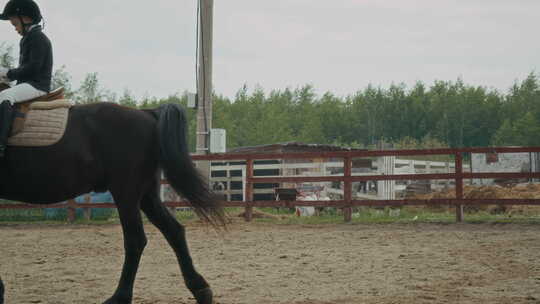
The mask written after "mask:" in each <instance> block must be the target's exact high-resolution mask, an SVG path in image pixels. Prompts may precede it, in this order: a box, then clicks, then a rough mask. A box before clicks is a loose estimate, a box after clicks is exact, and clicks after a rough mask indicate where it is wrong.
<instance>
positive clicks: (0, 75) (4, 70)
mask: <svg viewBox="0 0 540 304" xmlns="http://www.w3.org/2000/svg"><path fill="white" fill-rule="evenodd" d="M8 72H9V69H8V68H5V67H0V78H4V77H6V78H7V73H8Z"/></svg>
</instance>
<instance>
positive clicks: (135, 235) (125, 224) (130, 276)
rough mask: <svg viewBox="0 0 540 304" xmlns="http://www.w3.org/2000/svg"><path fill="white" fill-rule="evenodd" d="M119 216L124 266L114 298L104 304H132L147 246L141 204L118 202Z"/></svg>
mask: <svg viewBox="0 0 540 304" xmlns="http://www.w3.org/2000/svg"><path fill="white" fill-rule="evenodd" d="M116 204H117V207H118V215H119V216H120V222H121V223H122V231H123V233H124V249H125V257H124V266H123V268H122V275H121V276H120V281H119V283H118V287H117V288H116V291H115V292H114V294H113V296H112V297H111V298H109V299H108V300H107V301H105V302H104V304H131V300H132V297H133V284H134V282H135V275H136V274H137V269H138V268H139V262H140V260H141V255H142V253H143V250H144V247H145V246H146V236H145V234H144V228H143V224H142V220H141V213H140V211H139V204H138V203H137V204H132V205H129V204H127V203H125V202H124V201H120V202H118V201H117V203H116Z"/></svg>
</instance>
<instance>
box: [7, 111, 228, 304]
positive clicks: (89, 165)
mask: <svg viewBox="0 0 540 304" xmlns="http://www.w3.org/2000/svg"><path fill="white" fill-rule="evenodd" d="M160 170H163V171H164V173H165V176H166V178H167V179H168V181H169V183H170V185H171V186H172V187H173V188H174V189H175V190H176V191H177V192H178V193H179V194H181V195H182V196H183V197H184V198H185V199H186V200H188V201H189V202H190V203H191V205H192V206H193V208H194V210H195V212H196V213H197V214H198V215H199V217H200V218H202V219H203V220H206V221H208V222H210V223H211V224H213V225H216V226H224V225H225V219H224V218H225V216H224V213H223V209H222V208H221V206H220V204H219V203H218V201H217V200H215V199H214V198H213V196H212V195H211V193H210V192H209V191H208V188H207V186H206V183H205V181H204V179H203V178H201V177H200V175H199V174H198V172H197V169H196V168H195V167H194V165H193V162H192V161H191V158H190V156H189V152H188V149H187V138H186V117H185V114H184V111H183V110H182V108H181V107H180V106H178V105H175V104H167V105H163V106H161V107H159V108H157V109H153V110H144V111H142V110H136V109H130V108H127V107H122V106H119V105H116V104H112V103H96V104H90V105H77V106H73V107H72V108H71V109H70V112H69V120H68V125H67V130H66V133H65V134H64V136H63V138H62V139H61V140H60V142H58V143H57V144H54V145H52V146H47V147H33V148H28V147H8V149H7V150H6V156H5V158H4V159H2V160H0V197H1V198H4V199H9V200H14V201H21V202H27V203H32V204H51V203H55V202H61V201H65V200H67V199H71V198H73V197H76V196H78V195H80V194H83V193H87V192H90V191H96V192H103V191H106V190H109V191H110V192H111V193H112V195H113V197H114V201H115V203H116V206H117V209H118V214H119V217H120V222H121V224H122V229H123V234H124V248H125V257H124V258H125V259H124V265H123V268H122V274H121V275H120V281H119V283H118V287H117V288H116V291H115V292H114V294H113V295H112V297H110V298H109V299H108V300H106V301H105V302H104V303H106V304H120V303H131V301H132V295H133V283H134V280H135V275H136V273H137V268H138V265H139V261H140V258H141V255H142V253H143V249H144V247H145V245H146V236H145V233H144V227H143V223H142V220H141V213H140V210H142V211H143V212H144V213H145V214H146V216H147V217H148V219H149V220H150V221H151V222H152V223H153V224H154V225H155V226H156V227H157V228H158V229H159V230H160V231H161V232H162V233H163V235H164V236H165V238H166V239H167V241H168V242H169V244H170V245H171V247H172V248H173V250H174V252H175V253H176V257H177V259H178V263H179V264H180V269H181V271H182V275H183V277H184V281H185V284H186V286H187V287H188V289H189V290H190V291H191V293H193V295H194V297H195V299H196V300H197V302H198V303H200V304H210V303H212V291H211V289H210V287H209V285H208V283H207V282H206V281H205V279H204V278H203V277H202V276H201V275H200V274H199V273H198V272H197V271H196V270H195V268H194V266H193V263H192V260H191V257H190V254H189V251H188V245H187V242H186V237H185V231H184V227H183V226H182V225H181V224H179V223H178V222H177V220H176V219H175V218H174V217H173V216H171V214H170V213H169V212H168V210H167V209H166V208H165V207H164V205H163V204H162V202H161V200H160V195H159V187H160ZM0 282H1V281H0ZM0 286H1V285H0ZM2 289H3V287H2ZM1 302H3V299H2V298H0V303H1Z"/></svg>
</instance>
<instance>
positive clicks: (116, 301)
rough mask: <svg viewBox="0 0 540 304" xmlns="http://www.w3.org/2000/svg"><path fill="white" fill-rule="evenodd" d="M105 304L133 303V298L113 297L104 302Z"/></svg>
mask: <svg viewBox="0 0 540 304" xmlns="http://www.w3.org/2000/svg"><path fill="white" fill-rule="evenodd" d="M103 304H131V300H126V299H118V298H117V297H111V298H110V299H108V300H107V301H105V302H103Z"/></svg>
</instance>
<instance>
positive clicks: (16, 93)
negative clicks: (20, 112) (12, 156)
mask: <svg viewBox="0 0 540 304" xmlns="http://www.w3.org/2000/svg"><path fill="white" fill-rule="evenodd" d="M45 94H47V93H46V92H43V91H40V90H37V89H35V88H34V87H33V86H31V85H29V84H27V83H22V84H19V85H16V86H14V87H12V88H9V89H7V90H4V91H2V92H0V157H3V156H4V153H5V150H6V146H7V140H8V137H9V133H10V132H11V125H12V123H13V118H14V115H15V112H14V110H13V107H12V105H13V104H15V103H18V102H22V101H26V100H30V99H34V98H37V97H40V96H43V95H45Z"/></svg>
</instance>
